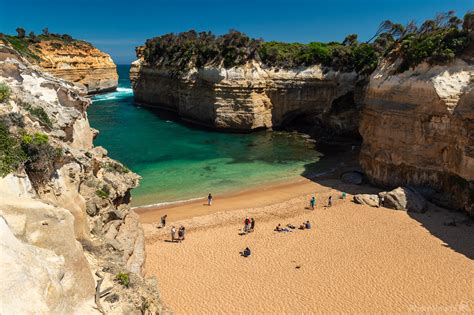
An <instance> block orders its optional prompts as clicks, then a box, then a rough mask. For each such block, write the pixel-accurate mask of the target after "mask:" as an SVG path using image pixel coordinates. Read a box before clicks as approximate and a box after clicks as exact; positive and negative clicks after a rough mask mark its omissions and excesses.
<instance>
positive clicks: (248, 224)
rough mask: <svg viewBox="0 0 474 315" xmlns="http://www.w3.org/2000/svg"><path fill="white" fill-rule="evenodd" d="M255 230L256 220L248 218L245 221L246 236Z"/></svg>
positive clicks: (244, 230)
mask: <svg viewBox="0 0 474 315" xmlns="http://www.w3.org/2000/svg"><path fill="white" fill-rule="evenodd" d="M254 229H255V220H254V218H249V217H246V218H245V220H244V229H243V232H244V233H245V234H247V233H250V232H253V231H254Z"/></svg>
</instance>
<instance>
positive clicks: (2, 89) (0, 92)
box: [0, 83, 10, 103]
mask: <svg viewBox="0 0 474 315" xmlns="http://www.w3.org/2000/svg"><path fill="white" fill-rule="evenodd" d="M9 98H10V88H9V87H8V85H6V84H4V83H0V103H2V102H5V101H7V100H8V99H9Z"/></svg>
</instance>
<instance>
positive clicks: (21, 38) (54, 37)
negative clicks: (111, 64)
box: [0, 27, 92, 61]
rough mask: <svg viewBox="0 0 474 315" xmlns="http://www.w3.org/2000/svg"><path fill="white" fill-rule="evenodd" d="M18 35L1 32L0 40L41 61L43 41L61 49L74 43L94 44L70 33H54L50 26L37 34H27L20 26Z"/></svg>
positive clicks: (74, 44) (79, 44)
mask: <svg viewBox="0 0 474 315" xmlns="http://www.w3.org/2000/svg"><path fill="white" fill-rule="evenodd" d="M16 32H17V35H16V36H13V35H7V34H3V33H0V42H3V43H5V44H9V45H11V46H12V47H13V48H14V49H15V50H16V51H18V52H19V53H20V54H21V55H22V56H23V57H25V58H27V59H28V60H30V61H40V60H41V56H40V54H39V51H38V46H37V45H38V44H39V43H41V42H49V43H50V44H51V46H52V47H53V48H56V49H59V48H61V47H62V46H68V45H73V46H75V47H82V46H86V47H92V44H90V43H88V42H86V41H82V40H78V39H74V38H72V36H70V35H68V34H53V33H50V32H49V30H48V28H45V29H43V32H42V34H40V35H36V34H35V33H34V32H30V33H29V34H28V35H27V34H26V31H25V29H23V28H22V27H18V28H17V29H16Z"/></svg>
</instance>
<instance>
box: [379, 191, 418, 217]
mask: <svg viewBox="0 0 474 315" xmlns="http://www.w3.org/2000/svg"><path fill="white" fill-rule="evenodd" d="M379 197H380V198H384V201H383V206H384V207H386V208H389V209H395V210H405V211H411V212H424V211H425V209H426V199H425V198H424V197H423V196H422V195H421V194H420V193H419V192H418V191H416V190H415V189H414V188H412V187H398V188H396V189H394V190H392V191H388V192H382V193H380V194H379Z"/></svg>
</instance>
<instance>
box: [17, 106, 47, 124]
mask: <svg viewBox="0 0 474 315" xmlns="http://www.w3.org/2000/svg"><path fill="white" fill-rule="evenodd" d="M23 107H24V108H25V109H26V110H27V111H28V112H29V113H30V114H31V115H32V116H33V117H35V118H36V119H38V120H39V122H41V123H42V124H43V125H45V126H47V127H49V128H53V122H52V121H51V119H50V118H49V116H48V114H47V113H46V112H45V110H44V109H43V108H42V107H39V106H31V105H30V104H24V105H23Z"/></svg>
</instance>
